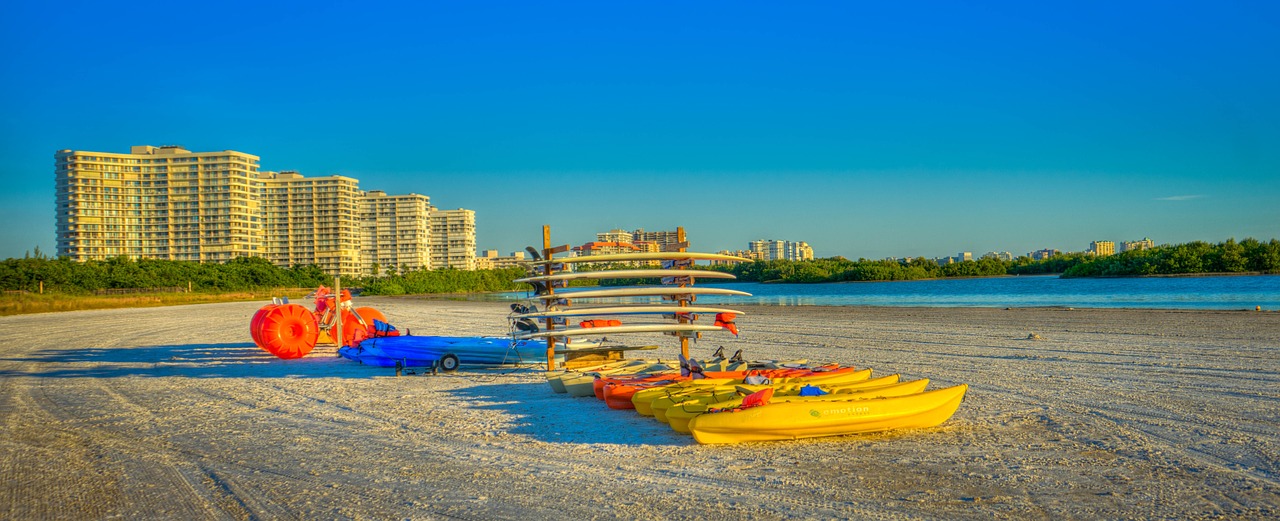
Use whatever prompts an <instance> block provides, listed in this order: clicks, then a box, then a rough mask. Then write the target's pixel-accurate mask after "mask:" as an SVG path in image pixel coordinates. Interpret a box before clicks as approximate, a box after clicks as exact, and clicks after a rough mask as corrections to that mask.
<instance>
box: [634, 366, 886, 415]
mask: <svg viewBox="0 0 1280 521" xmlns="http://www.w3.org/2000/svg"><path fill="white" fill-rule="evenodd" d="M868 378H871V370H870V369H863V370H861V371H840V372H831V373H814V374H810V375H805V376H792V377H782V378H773V379H772V381H773V383H772V384H769V385H765V387H769V386H770V385H772V386H779V385H788V384H795V385H803V384H814V385H825V384H839V383H848V382H861V381H864V380H866V379H868ZM742 381H743V380H742V379H741V378H735V379H729V378H705V379H701V380H688V381H684V382H677V383H673V384H671V385H667V386H663V387H655V388H652V389H644V390H641V391H637V392H636V394H635V395H634V396H632V397H631V404H632V405H634V406H635V408H636V412H638V413H640V415H641V416H653V415H654V411H653V407H652V404H653V402H654V400H658V399H662V398H669V397H674V396H678V395H682V394H686V393H690V392H698V391H705V390H708V389H719V390H721V391H722V392H723V391H726V390H727V391H733V388H734V386H737V385H742ZM726 387H727V389H726Z"/></svg>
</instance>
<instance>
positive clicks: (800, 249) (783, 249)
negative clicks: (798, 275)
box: [748, 240, 813, 261]
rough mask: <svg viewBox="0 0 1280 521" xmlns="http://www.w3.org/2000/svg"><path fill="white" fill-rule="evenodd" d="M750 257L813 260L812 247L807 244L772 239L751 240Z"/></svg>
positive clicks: (768, 259)
mask: <svg viewBox="0 0 1280 521" xmlns="http://www.w3.org/2000/svg"><path fill="white" fill-rule="evenodd" d="M748 251H750V253H751V256H750V258H752V259H759V260H766V261H770V260H779V259H785V260H793V261H798V260H813V248H810V247H809V244H808V243H806V242H804V241H800V242H792V241H773V240H768V241H766V240H759V241H751V243H750V246H749V250H748Z"/></svg>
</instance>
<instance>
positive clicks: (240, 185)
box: [55, 146, 476, 276]
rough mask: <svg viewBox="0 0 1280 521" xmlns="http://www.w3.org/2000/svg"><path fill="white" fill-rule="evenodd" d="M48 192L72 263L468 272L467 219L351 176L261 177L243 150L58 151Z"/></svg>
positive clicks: (471, 226) (471, 222)
mask: <svg viewBox="0 0 1280 521" xmlns="http://www.w3.org/2000/svg"><path fill="white" fill-rule="evenodd" d="M55 184H56V191H55V195H56V197H55V213H56V217H55V221H56V229H57V255H58V256H59V257H67V258H70V259H73V260H77V261H89V260H106V259H109V258H112V257H118V256H126V257H129V258H133V259H139V258H152V259H164V260H185V261H196V262H225V261H228V260H231V259H233V258H236V257H248V256H258V257H263V258H266V259H267V260H269V261H270V262H272V263H273V264H276V265H278V266H302V265H310V264H314V265H316V266H318V267H320V269H321V270H323V271H324V272H325V273H328V274H332V275H338V274H341V275H353V276H354V275H366V274H372V272H373V268H374V266H375V265H377V266H378V267H379V271H383V272H385V271H386V268H389V267H392V266H394V267H395V268H396V269H397V270H404V271H408V270H417V269H434V268H441V267H450V268H456V269H467V270H469V269H475V247H476V234H475V212H474V211H471V210H466V209H457V210H438V209H436V208H433V207H432V206H431V205H430V199H429V198H428V197H427V196H425V195H418V194H409V195H394V196H393V195H387V194H386V193H385V192H381V191H371V192H361V191H360V188H359V181H358V180H356V179H353V178H350V177H344V176H339V175H331V176H323V177H304V176H302V175H301V174H299V173H297V172H291V171H284V172H266V171H259V158H258V156H255V155H252V154H246V153H243V152H236V151H232V150H224V151H220V152H192V151H190V150H187V149H184V148H182V147H177V146H163V147H153V146H135V147H132V149H131V150H130V152H129V153H112V152H91V151H81V150H59V151H57V152H56V154H55ZM436 245H439V247H436Z"/></svg>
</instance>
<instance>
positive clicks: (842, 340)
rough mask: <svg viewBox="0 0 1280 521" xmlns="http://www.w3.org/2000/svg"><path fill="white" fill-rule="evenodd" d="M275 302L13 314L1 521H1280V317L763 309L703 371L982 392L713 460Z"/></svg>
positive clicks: (419, 327) (485, 326) (473, 318)
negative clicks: (790, 363) (343, 346)
mask: <svg viewBox="0 0 1280 521" xmlns="http://www.w3.org/2000/svg"><path fill="white" fill-rule="evenodd" d="M360 304H361V305H373V306H376V307H378V308H379V309H381V310H383V311H384V312H385V313H386V314H387V315H388V316H389V317H390V318H391V320H392V321H393V322H395V323H397V324H398V325H400V326H401V327H408V328H409V329H411V330H412V331H413V332H414V333H416V334H442V335H471V334H484V335H500V334H503V333H505V332H506V320H505V317H506V314H507V311H508V310H507V308H506V306H505V305H503V304H500V303H486V302H467V301H448V300H424V299H411V298H399V299H395V298H366V299H362V300H361V303H360ZM259 305H260V304H255V303H234V304H207V305H198V306H182V307H171V308H149V309H125V310H104V311H84V312H68V313H55V314H42V315H27V316H13V317H0V340H2V341H3V343H2V344H0V345H4V346H6V349H5V351H4V353H3V354H0V475H3V476H4V477H3V480H0V518H5V519H49V518H58V519H67V518H70V519H96V518H104V517H115V516H128V517H133V518H138V517H141V518H184V519H253V518H309V519H313V518H323V519H367V518H375V519H386V518H410V519H440V518H463V519H517V518H518V519H549V518H557V519H561V518H655V519H680V518H707V517H718V518H727V519H743V518H754V519H784V518H867V519H900V518H901V519H911V518H932V519H955V518H984V519H989V518H1010V519H1027V518H1062V517H1065V518H1084V519H1090V518H1108V519H1112V518H1185V517H1223V518H1239V519H1256V518H1268V517H1276V516H1277V515H1280V427H1278V426H1280V353H1278V352H1277V351H1278V350H1280V313H1254V312H1242V311H1146V310H1087V309H1075V310H1065V309H1010V310H1004V309H973V308H863V307H808V306H806V307H767V306H764V307H762V306H748V307H746V308H745V311H747V314H746V316H744V317H741V318H739V320H738V323H739V325H740V327H741V328H742V333H743V334H742V336H741V338H738V339H734V338H732V337H728V336H718V335H717V336H708V337H706V338H704V339H703V340H701V341H699V342H698V343H697V344H695V347H694V354H695V355H702V356H705V355H707V354H709V353H710V352H711V351H712V350H714V349H715V348H716V347H719V346H724V347H725V348H726V350H727V351H732V350H735V349H739V348H741V349H744V350H745V352H746V353H747V355H748V357H750V358H757V359H764V358H776V359H788V358H809V359H811V360H833V361H839V362H842V363H846V364H853V365H857V366H860V367H871V368H873V369H875V371H876V374H877V375H886V374H892V373H901V374H902V375H903V377H904V378H905V379H915V378H930V379H931V380H932V383H931V385H930V388H938V387H942V386H946V385H951V384H956V383H968V384H970V385H971V389H970V392H969V396H968V397H967V398H966V400H965V403H963V404H962V405H961V406H960V410H959V411H958V412H957V414H956V416H955V417H954V418H953V419H952V420H951V421H949V422H948V423H946V424H943V425H942V426H940V427H938V428H934V429H927V430H920V431H909V432H899V433H888V434H878V435H868V436H849V437H839V438H826V439H820V440H804V441H797V442H782V443H762V444H744V445H737V446H699V445H697V444H696V443H694V442H693V440H692V438H689V437H687V436H684V435H679V434H676V433H674V432H673V431H671V430H670V429H669V428H668V427H667V426H665V425H663V424H660V423H658V422H656V421H654V420H653V419H651V418H644V417H640V416H638V415H636V414H634V413H632V412H623V411H613V410H609V409H607V408H606V407H604V405H603V403H601V402H598V401H595V400H592V399H585V398H583V399H573V398H568V397H566V396H565V395H556V394H553V393H551V391H550V390H549V388H548V387H547V386H546V384H545V383H543V382H542V378H541V372H540V371H539V370H536V369H533V368H524V369H514V370H512V369H504V370H500V371H494V370H464V371H461V372H459V373H455V374H451V375H447V376H417V375H415V376H404V377H400V378H396V377H395V376H394V373H393V371H392V370H389V369H375V368H369V367H363V366H359V365H357V364H354V363H352V362H349V361H346V360H343V359H340V358H337V357H336V356H335V355H334V351H333V349H332V348H327V349H324V348H322V349H318V350H317V351H316V352H314V353H313V354H312V355H309V356H308V357H306V358H303V359H300V360H291V361H286V360H278V359H276V358H274V357H272V356H270V355H268V354H266V353H264V352H262V351H260V350H258V349H257V348H256V347H254V346H253V345H252V342H251V341H250V340H249V337H248V332H247V329H248V321H249V318H250V316H251V315H252V314H253V312H254V311H255V310H256V309H257V307H258V306H259ZM1032 333H1034V334H1036V335H1038V336H1039V337H1040V338H1039V340H1034V339H1029V338H1028V337H1029V336H1030V335H1031V334H1032ZM629 339H631V340H633V341H635V342H637V343H640V342H646V343H656V344H659V345H664V346H671V347H670V348H664V349H662V350H659V351H657V352H647V353H646V356H651V355H650V353H656V354H653V355H652V356H659V357H664V358H674V357H675V355H676V354H677V349H676V347H675V343H674V342H673V340H672V339H671V338H670V337H662V336H660V335H651V336H646V335H636V336H634V338H630V337H629Z"/></svg>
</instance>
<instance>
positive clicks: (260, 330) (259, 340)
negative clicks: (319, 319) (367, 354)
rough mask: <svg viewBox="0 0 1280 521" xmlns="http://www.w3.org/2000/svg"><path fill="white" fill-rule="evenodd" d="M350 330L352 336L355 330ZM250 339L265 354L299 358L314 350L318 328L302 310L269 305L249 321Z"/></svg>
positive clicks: (314, 319)
mask: <svg viewBox="0 0 1280 521" xmlns="http://www.w3.org/2000/svg"><path fill="white" fill-rule="evenodd" d="M353 322H354V320H353ZM351 329H352V334H353V335H354V333H355V331H354V330H355V329H356V328H351ZM344 333H345V332H344ZM249 335H250V336H252V337H253V342H254V343H255V344H258V347H261V348H262V349H263V350H265V351H266V352H268V353H271V354H273V355H276V356H278V357H280V358H284V359H290V358H302V357H303V356H306V354H307V353H310V352H311V350H312V349H314V348H315V347H316V340H317V339H318V338H319V336H320V327H319V326H318V325H317V324H316V317H315V315H313V314H312V313H311V311H310V310H308V309H307V308H305V307H302V306H299V305H297V304H285V305H282V306H280V305H275V304H269V305H266V306H263V307H262V309H259V310H258V312H257V313H255V314H254V315H253V319H252V320H250V321H249ZM343 336H348V335H346V334H344V335H343Z"/></svg>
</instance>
